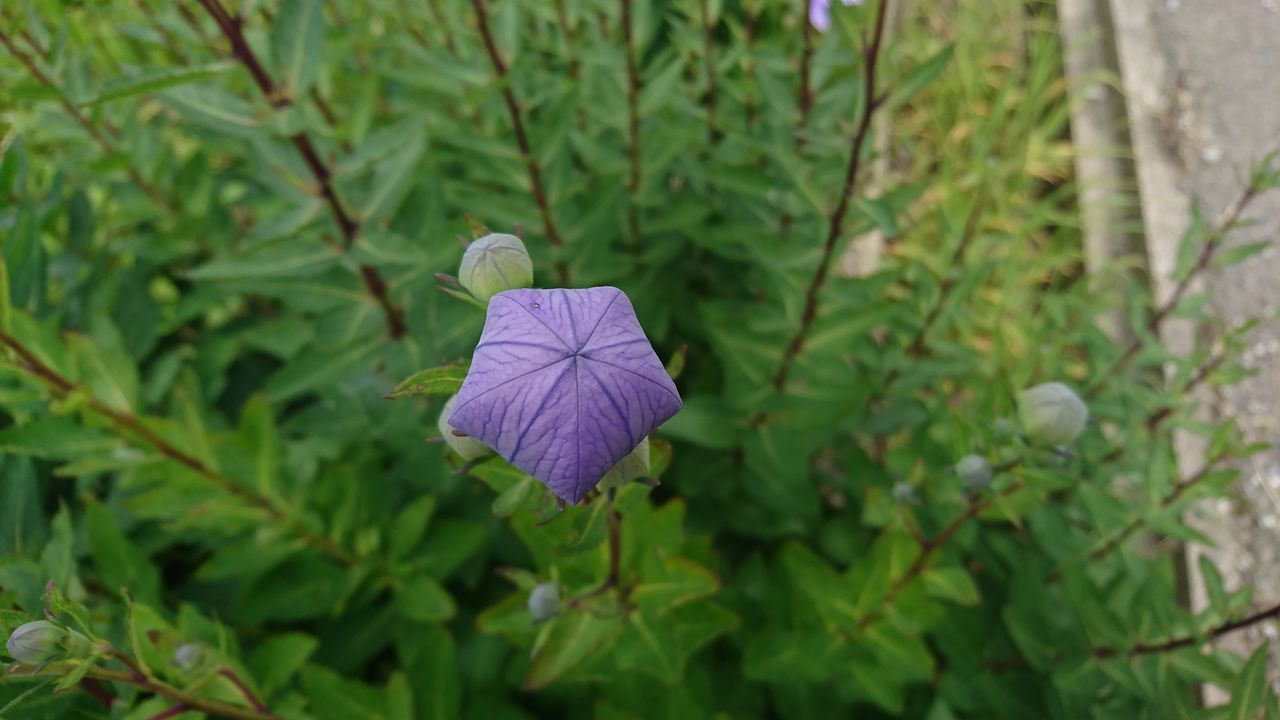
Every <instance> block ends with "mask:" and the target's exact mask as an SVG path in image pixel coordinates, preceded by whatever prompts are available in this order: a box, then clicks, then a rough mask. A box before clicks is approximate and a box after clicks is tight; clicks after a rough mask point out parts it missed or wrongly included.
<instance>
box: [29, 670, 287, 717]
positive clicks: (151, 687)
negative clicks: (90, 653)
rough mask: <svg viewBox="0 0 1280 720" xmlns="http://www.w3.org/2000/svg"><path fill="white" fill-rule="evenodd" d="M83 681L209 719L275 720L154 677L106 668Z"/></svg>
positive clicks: (49, 672) (42, 672) (56, 673)
mask: <svg viewBox="0 0 1280 720" xmlns="http://www.w3.org/2000/svg"><path fill="white" fill-rule="evenodd" d="M76 667H77V666H76V665H75V664H73V663H65V662H62V663H49V664H47V665H40V666H35V665H12V666H10V667H9V671H8V674H9V675H12V676H21V677H37V676H42V675H43V676H49V675H52V676H60V675H65V674H67V673H69V672H71V671H72V670H75V669H76ZM85 677H86V678H89V679H93V680H102V681H105V682H113V683H123V684H125V685H133V686H135V687H137V688H139V689H141V690H145V691H147V692H149V693H152V694H154V695H159V696H160V697H164V698H168V699H170V700H173V701H174V702H176V703H179V704H180V705H182V706H185V707H186V709H188V710H192V711H194V712H202V713H205V714H206V715H210V716H212V717H220V718H230V719H231V720H277V719H278V718H279V716H278V715H275V714H273V713H272V712H271V711H269V710H265V709H263V710H257V709H250V708H245V707H240V706H239V705H232V704H231V703H227V702H223V701H221V700H213V699H210V698H204V697H200V696H199V695H195V694H192V693H189V692H187V691H186V690H183V689H182V688H179V687H175V686H173V685H170V684H169V683H166V682H164V681H163V680H159V679H157V678H154V677H147V676H146V675H141V674H139V673H135V672H133V671H131V670H112V669H110V668H102V667H92V668H89V671H88V672H87V673H86V674H85Z"/></svg>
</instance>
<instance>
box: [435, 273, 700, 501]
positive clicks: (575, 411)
mask: <svg viewBox="0 0 1280 720" xmlns="http://www.w3.org/2000/svg"><path fill="white" fill-rule="evenodd" d="M681 405H682V403H681V400H680V393H679V392H678V391H677V390H676V386H675V383H673V382H671V378H670V377H668V376H667V372H666V370H665V369H664V368H663V367H662V362H661V361H660V360H658V356H657V355H656V354H655V353H654V352H653V347H652V346H651V345H650V344H649V340H648V339H647V338H646V337H645V335H644V330H643V329H641V327H640V321H639V320H637V319H636V313H635V310H634V309H633V308H632V307H631V301H630V300H628V299H627V296H626V295H625V294H623V292H622V291H621V290H619V289H617V288H613V287H596V288H588V289H586V290H509V291H507V292H503V293H499V294H497V295H495V296H493V299H492V300H491V301H490V302H489V310H488V316H487V317H486V318H485V323H484V332H483V333H482V334H481V336H480V344H479V345H477V346H476V351H475V356H474V358H473V359H472V361H471V369H470V370H469V371H468V372H467V378H466V380H465V381H463V383H462V389H461V390H459V391H458V396H457V399H456V404H455V406H454V411H453V414H452V415H451V416H450V417H449V421H448V422H449V425H451V426H453V427H454V428H457V429H458V431H459V432H463V433H465V434H467V435H469V436H471V437H474V438H476V439H478V440H480V441H482V442H484V443H485V444H486V445H488V446H489V447H491V448H493V449H494V450H495V451H496V452H497V453H498V454H499V455H501V456H502V457H504V458H506V459H507V461H508V462H510V463H511V464H512V465H515V466H516V467H518V468H520V469H521V470H524V471H525V472H527V473H529V474H530V475H532V476H534V477H535V478H537V479H538V480H540V481H541V482H542V483H543V484H545V485H546V486H547V487H549V488H551V490H552V492H554V493H555V494H556V495H557V496H559V497H560V498H562V499H563V500H565V501H567V502H570V503H576V502H578V501H579V500H581V499H582V497H583V496H584V495H586V494H587V493H588V492H589V491H590V490H591V489H592V488H593V487H595V486H596V484H598V483H599V482H600V480H601V478H603V477H604V475H605V473H607V472H608V471H609V469H610V468H612V467H613V466H614V464H616V463H617V462H618V461H619V460H621V459H622V458H624V457H626V456H627V455H628V454H629V453H630V452H631V451H632V450H633V449H635V447H636V446H637V445H639V444H640V442H641V441H643V440H644V439H645V438H646V437H648V435H649V433H651V432H653V431H654V430H655V429H656V428H657V427H658V426H659V425H661V424H662V423H664V422H666V421H667V419H669V418H670V417H671V416H673V415H675V414H676V413H677V412H678V411H679V410H680V407H681Z"/></svg>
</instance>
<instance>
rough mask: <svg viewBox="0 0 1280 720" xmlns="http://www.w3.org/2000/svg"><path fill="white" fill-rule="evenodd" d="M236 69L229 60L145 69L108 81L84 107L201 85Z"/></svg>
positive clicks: (234, 64)
mask: <svg viewBox="0 0 1280 720" xmlns="http://www.w3.org/2000/svg"><path fill="white" fill-rule="evenodd" d="M235 66H236V63H234V62H232V61H230V60H226V61H220V62H214V63H208V64H205V65H194V66H190V67H169V68H158V69H151V70H142V71H140V72H135V73H130V74H128V75H124V76H121V77H115V78H112V79H110V80H107V81H106V82H104V83H103V84H102V91H101V92H100V93H98V95H97V96H96V97H94V98H93V99H91V100H88V101H86V102H84V103H81V104H82V105H85V106H94V105H101V104H103V103H107V102H111V101H112V100H121V99H124V98H129V97H135V96H137V95H146V94H148V93H153V92H157V91H160V90H165V89H167V88H171V87H176V86H179V85H186V84H188V83H194V82H200V81H201V80H208V79H209V78H214V77H218V76H219V75H222V74H224V73H226V72H227V71H228V70H230V69H231V68H234V67H235Z"/></svg>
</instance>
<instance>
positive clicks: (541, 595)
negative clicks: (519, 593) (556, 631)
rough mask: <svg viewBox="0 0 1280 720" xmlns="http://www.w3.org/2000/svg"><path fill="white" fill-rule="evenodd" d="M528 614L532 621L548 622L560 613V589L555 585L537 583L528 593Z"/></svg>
mask: <svg viewBox="0 0 1280 720" xmlns="http://www.w3.org/2000/svg"><path fill="white" fill-rule="evenodd" d="M528 605H529V614H531V615H533V619H534V620H550V619H551V618H553V617H555V615H556V613H558V612H560V588H559V586H557V585H556V584H555V583H550V582H544V583H539V584H538V585H537V586H536V587H534V588H533V590H532V591H530V592H529V603H528Z"/></svg>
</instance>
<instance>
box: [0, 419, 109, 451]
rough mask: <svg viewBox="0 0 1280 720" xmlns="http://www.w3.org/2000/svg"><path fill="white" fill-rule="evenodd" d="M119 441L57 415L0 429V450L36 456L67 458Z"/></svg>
mask: <svg viewBox="0 0 1280 720" xmlns="http://www.w3.org/2000/svg"><path fill="white" fill-rule="evenodd" d="M119 445H120V442H119V441H118V440H117V439H116V438H115V437H113V436H111V435H108V434H106V433H104V432H102V431H100V430H93V429H90V428H87V427H84V426H83V425H78V424H76V423H74V422H72V421H70V420H68V419H67V418H61V417H44V418H40V419H38V420H35V421H34V422H29V423H26V424H24V425H18V426H16V427H11V428H8V429H6V430H3V431H0V450H2V451H4V452H6V453H14V454H17V455H32V456H34V457H40V458H53V459H69V458H74V457H78V456H80V455H87V454H90V453H101V452H106V451H109V450H112V449H114V448H116V447H118V446H119Z"/></svg>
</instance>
